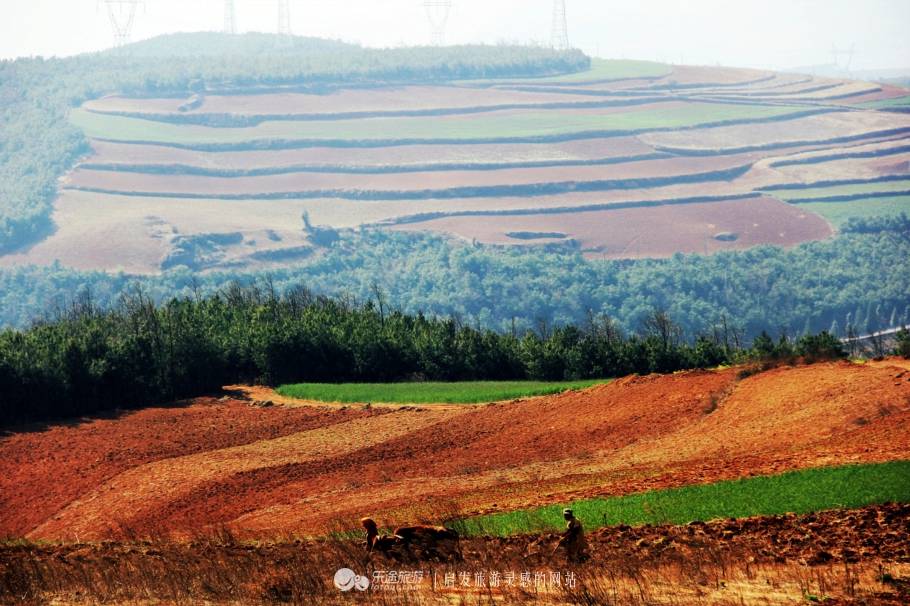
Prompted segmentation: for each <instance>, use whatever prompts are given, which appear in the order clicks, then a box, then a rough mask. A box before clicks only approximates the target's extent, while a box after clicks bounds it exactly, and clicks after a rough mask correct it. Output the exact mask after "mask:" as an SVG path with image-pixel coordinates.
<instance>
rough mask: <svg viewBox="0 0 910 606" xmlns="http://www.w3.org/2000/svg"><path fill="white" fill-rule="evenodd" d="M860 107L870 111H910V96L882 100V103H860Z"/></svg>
mask: <svg viewBox="0 0 910 606" xmlns="http://www.w3.org/2000/svg"><path fill="white" fill-rule="evenodd" d="M859 107H866V108H869V109H910V95H908V96H906V97H895V98H893V99H882V100H880V101H867V102H866V103H860V104H859Z"/></svg>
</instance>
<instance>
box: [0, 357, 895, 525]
mask: <svg viewBox="0 0 910 606" xmlns="http://www.w3.org/2000/svg"><path fill="white" fill-rule="evenodd" d="M738 372H739V371H738V369H728V370H723V371H715V372H688V373H679V374H676V375H669V376H647V377H629V378H625V379H622V380H619V381H616V382H614V383H611V384H610V385H607V386H601V387H595V388H592V389H588V390H584V391H580V392H568V393H566V394H562V395H559V396H552V397H542V398H534V399H528V400H522V401H516V402H512V403H503V404H496V405H490V406H486V407H476V408H474V407H472V408H465V409H464V410H458V409H452V408H451V407H445V408H440V409H439V410H435V409H432V408H431V409H429V410H428V409H427V408H426V407H423V408H420V409H415V408H412V407H407V406H403V407H400V409H398V410H395V409H383V410H382V411H377V410H370V411H367V410H361V407H357V406H353V407H350V408H346V409H339V408H337V407H335V408H325V409H323V408H313V407H298V408H292V409H284V408H281V407H272V408H256V409H253V408H250V407H246V406H243V405H242V404H239V403H236V402H225V403H219V404H218V406H221V408H220V409H217V410H216V411H215V412H221V414H222V417H221V418H222V419H226V418H231V420H232V422H233V423H231V422H227V421H222V422H221V424H220V425H212V424H209V423H207V421H208V419H209V418H210V414H211V413H212V408H213V405H212V403H211V402H207V403H206V402H203V403H200V404H193V405H190V406H189V407H184V408H172V409H169V408H162V409H153V410H149V411H143V412H142V413H135V414H130V415H125V416H124V417H122V418H120V419H115V420H99V421H93V422H89V423H84V424H81V425H77V426H74V427H64V428H54V429H51V430H49V431H46V432H33V433H25V434H17V435H12V436H8V437H6V438H3V440H2V441H0V454H2V455H3V456H2V458H0V461H5V465H7V466H10V469H11V470H12V471H10V472H8V473H4V474H2V475H0V494H2V495H3V496H4V500H3V501H0V520H2V524H3V526H2V527H0V534H11V533H16V534H22V533H27V535H28V536H30V537H33V538H64V537H72V536H74V535H78V536H80V537H83V538H91V537H95V538H101V537H104V536H108V535H109V534H111V533H112V534H113V535H115V536H116V535H117V534H118V533H120V532H124V529H129V531H130V532H137V533H139V534H140V535H141V534H142V533H147V532H154V531H175V532H178V533H188V532H193V531H198V530H199V529H204V528H207V527H217V526H219V525H226V526H228V527H230V528H231V529H233V530H234V531H236V532H239V533H241V534H246V535H256V536H275V535H276V533H277V534H281V533H287V532H295V533H306V532H323V531H325V530H326V529H328V528H331V527H335V526H336V525H337V524H339V523H340V524H344V525H346V524H351V523H356V522H355V520H356V519H357V517H359V516H361V515H366V514H371V515H376V516H378V517H381V518H382V519H385V520H388V521H389V522H390V523H394V522H398V521H407V520H411V521H413V520H414V519H421V518H428V519H434V516H435V519H438V516H439V515H440V513H439V512H441V511H452V512H458V513H460V514H469V513H488V512H494V511H506V510H509V509H513V508H520V507H528V506H535V505H543V504H550V503H559V502H566V501H568V500H573V499H576V498H581V497H586V496H596V495H615V494H625V493H630V492H639V491H642V490H647V489H652V488H663V487H672V486H680V485H685V484H692V483H705V482H711V481H715V480H722V479H733V478H738V477H744V476H747V475H751V474H765V473H776V472H781V471H785V470H789V469H799V468H805V467H813V466H819V465H836V464H845V463H851V462H876V461H888V460H897V459H906V458H908V456H910V372H908V371H907V369H905V368H902V367H900V366H895V365H891V364H889V363H888V362H887V361H886V362H884V363H881V364H877V365H856V364H850V363H846V362H845V363H826V364H816V365H812V366H803V367H795V368H779V369H775V370H770V371H766V372H764V373H760V374H757V375H753V376H750V377H748V378H744V379H741V378H739V375H738ZM253 414H255V415H258V416H260V417H261V420H260V421H258V422H261V423H263V424H265V425H266V426H268V427H274V425H270V424H275V423H278V424H279V426H280V427H282V429H281V430H280V431H277V432H276V430H272V432H273V434H274V433H278V434H279V435H272V434H269V433H267V432H265V431H263V433H264V434H265V435H253V434H251V433H249V431H248V429H247V428H246V426H247V425H248V424H249V423H248V422H243V423H241V419H243V420H246V419H248V417H249V416H250V415H253ZM180 419H182V420H183V423H182V424H181V423H180ZM277 419H283V420H284V421H285V422H287V420H288V419H295V420H297V421H298V422H299V423H300V424H299V425H297V426H285V425H282V424H281V421H277ZM301 420H302V421H301ZM149 423H152V424H154V425H156V426H159V427H160V426H164V427H168V428H170V427H172V426H173V427H185V429H184V430H183V431H184V432H185V433H177V434H176V435H178V436H183V437H179V438H177V437H174V434H173V432H170V433H168V432H165V433H164V434H162V433H161V432H155V431H149V430H148V424H149ZM200 424H202V425H204V426H205V427H207V428H209V429H207V430H201V429H199V425H200ZM215 430H217V431H215ZM295 430H296V431H295ZM235 434H239V435H241V436H242V437H237V436H236V435H235ZM139 435H142V436H143V439H144V440H146V441H147V442H148V444H146V445H143V446H142V448H141V449H140V448H139V447H138V446H135V445H134V444H135V442H136V437H135V436H139ZM131 436H133V437H131ZM718 436H722V438H719V437H718ZM191 438H192V441H191ZM190 441H191V443H192V446H188V447H185V446H179V447H176V446H173V445H171V446H168V444H173V443H174V442H179V443H180V444H181V445H182V444H183V443H184V442H190ZM63 443H65V446H63ZM83 443H85V445H86V446H85V448H83V447H82V444H83ZM131 444H133V446H118V445H131ZM149 452H153V453H157V454H155V455H154V456H153V455H151V454H148V453H149ZM28 453H41V454H40V456H39V455H35V454H28ZM69 453H72V454H69ZM85 453H88V454H85ZM86 456H87V457H88V460H94V461H96V463H95V464H94V466H93V467H92V468H91V470H92V471H91V473H90V474H86V473H85V470H84V468H83V466H84V461H85V460H86V459H85V458H84V457H86ZM80 463H81V464H80ZM46 494H50V498H45V500H46V503H43V504H42V505H41V506H40V507H38V508H32V507H30V506H29V505H28V504H29V503H31V502H32V501H35V499H36V498H37V496H38V495H46ZM8 495H12V497H10V496H8ZM38 500H39V501H40V500H41V499H38ZM26 510H28V511H26ZM434 512H435V513H434Z"/></svg>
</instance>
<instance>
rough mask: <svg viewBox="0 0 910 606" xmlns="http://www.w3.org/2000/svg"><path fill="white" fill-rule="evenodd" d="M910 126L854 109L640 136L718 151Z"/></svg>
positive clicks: (901, 119)
mask: <svg viewBox="0 0 910 606" xmlns="http://www.w3.org/2000/svg"><path fill="white" fill-rule="evenodd" d="M897 128H910V116H908V115H903V114H888V113H883V112H875V111H851V112H836V113H830V114H822V115H817V116H807V117H804V118H798V119H795V120H787V121H785V122H766V123H764V124H749V125H735V126H717V127H713V128H700V129H696V130H689V131H680V132H666V133H648V134H644V135H640V137H639V138H640V139H641V140H642V141H644V142H645V143H647V144H649V145H653V146H654V147H656V148H658V149H663V148H668V149H678V150H682V151H686V150H716V151H723V150H725V149H734V150H735V149H740V148H743V147H751V146H767V145H779V144H785V143H786V144H794V143H807V142H818V143H824V142H825V141H826V140H831V139H835V138H839V137H856V136H869V137H871V136H873V135H874V134H880V133H884V132H888V131H891V130H894V129H897Z"/></svg>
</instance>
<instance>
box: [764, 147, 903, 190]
mask: <svg viewBox="0 0 910 606" xmlns="http://www.w3.org/2000/svg"><path fill="white" fill-rule="evenodd" d="M908 164H910V153H901V154H892V155H888V156H884V157H881V158H845V159H843V160H830V161H827V162H822V163H818V164H796V165H789V166H780V167H777V168H776V170H777V171H778V172H779V173H781V175H784V177H785V179H786V180H787V181H792V182H799V183H811V182H813V181H826V180H830V181H836V180H842V179H876V178H878V177H886V176H898V175H906V174H908V173H910V168H908Z"/></svg>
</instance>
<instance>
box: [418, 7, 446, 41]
mask: <svg viewBox="0 0 910 606" xmlns="http://www.w3.org/2000/svg"><path fill="white" fill-rule="evenodd" d="M423 8H424V10H426V12H427V19H428V20H429V22H430V43H431V44H432V45H434V46H443V45H444V44H445V43H446V25H447V24H448V22H449V13H450V12H451V11H452V0H424V2H423Z"/></svg>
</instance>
